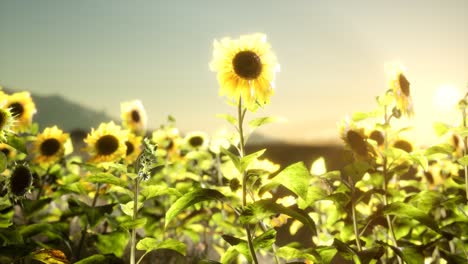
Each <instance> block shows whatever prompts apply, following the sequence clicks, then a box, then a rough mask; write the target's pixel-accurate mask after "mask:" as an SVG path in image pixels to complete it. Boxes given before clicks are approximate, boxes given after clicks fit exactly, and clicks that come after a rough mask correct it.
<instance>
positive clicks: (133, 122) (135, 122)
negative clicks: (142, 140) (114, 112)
mask: <svg viewBox="0 0 468 264" xmlns="http://www.w3.org/2000/svg"><path fill="white" fill-rule="evenodd" d="M120 111H121V117H122V125H123V127H125V128H128V129H129V130H130V131H132V132H134V133H137V134H143V133H144V132H145V130H146V123H147V117H146V111H145V108H144V107H143V104H142V103H141V101H140V100H133V101H130V102H124V103H121V104H120Z"/></svg>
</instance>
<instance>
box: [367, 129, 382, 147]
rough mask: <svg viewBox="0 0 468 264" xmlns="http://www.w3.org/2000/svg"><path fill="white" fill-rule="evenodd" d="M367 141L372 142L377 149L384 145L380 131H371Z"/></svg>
mask: <svg viewBox="0 0 468 264" xmlns="http://www.w3.org/2000/svg"><path fill="white" fill-rule="evenodd" d="M369 139H372V140H374V141H375V143H377V146H379V147H381V146H383V145H384V143H385V136H384V134H383V132H382V131H380V130H372V131H371V132H370V134H369Z"/></svg>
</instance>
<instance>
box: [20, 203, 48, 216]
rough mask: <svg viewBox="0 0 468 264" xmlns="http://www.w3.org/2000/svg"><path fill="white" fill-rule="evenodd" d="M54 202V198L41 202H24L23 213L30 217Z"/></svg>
mask: <svg viewBox="0 0 468 264" xmlns="http://www.w3.org/2000/svg"><path fill="white" fill-rule="evenodd" d="M51 201H52V198H43V199H40V200H24V201H23V213H24V214H25V216H27V217H30V216H32V215H34V214H35V213H37V212H38V211H40V210H41V209H42V208H44V207H45V206H46V205H48V204H49V203H50V202H51Z"/></svg>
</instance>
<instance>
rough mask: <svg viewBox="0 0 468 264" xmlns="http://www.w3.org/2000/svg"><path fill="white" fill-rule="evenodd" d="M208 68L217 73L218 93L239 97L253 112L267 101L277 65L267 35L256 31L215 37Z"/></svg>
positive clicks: (232, 97) (271, 89)
mask: <svg viewBox="0 0 468 264" xmlns="http://www.w3.org/2000/svg"><path fill="white" fill-rule="evenodd" d="M210 68H211V70H212V71H216V72H217V73H218V74H217V78H218V82H219V84H220V90H219V91H220V95H226V96H227V97H229V98H231V99H233V100H234V101H236V102H237V101H238V100H239V99H240V98H242V100H243V102H245V106H246V107H247V108H248V109H249V110H252V111H254V110H255V109H256V108H257V107H258V106H263V105H265V104H267V103H268V102H269V101H270V97H271V95H273V87H274V80H275V75H276V73H277V72H278V71H279V64H278V62H277V59H276V56H275V54H274V53H273V52H272V50H271V46H270V44H269V43H268V42H267V41H266V36H265V35H264V34H258V33H257V34H252V35H245V36H241V37H240V38H239V39H235V40H233V39H230V38H223V39H221V40H220V41H217V40H215V41H214V50H213V59H212V61H211V63H210Z"/></svg>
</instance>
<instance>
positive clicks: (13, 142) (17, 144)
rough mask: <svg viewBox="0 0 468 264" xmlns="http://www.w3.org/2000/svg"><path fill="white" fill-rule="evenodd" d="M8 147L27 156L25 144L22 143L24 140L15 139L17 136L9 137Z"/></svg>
mask: <svg viewBox="0 0 468 264" xmlns="http://www.w3.org/2000/svg"><path fill="white" fill-rule="evenodd" d="M7 142H8V145H10V146H12V147H13V148H15V149H16V150H18V151H19V152H23V153H25V154H28V150H27V148H26V142H24V139H22V138H20V137H17V136H14V135H12V136H9V137H8V139H7Z"/></svg>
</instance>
